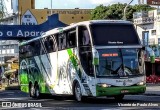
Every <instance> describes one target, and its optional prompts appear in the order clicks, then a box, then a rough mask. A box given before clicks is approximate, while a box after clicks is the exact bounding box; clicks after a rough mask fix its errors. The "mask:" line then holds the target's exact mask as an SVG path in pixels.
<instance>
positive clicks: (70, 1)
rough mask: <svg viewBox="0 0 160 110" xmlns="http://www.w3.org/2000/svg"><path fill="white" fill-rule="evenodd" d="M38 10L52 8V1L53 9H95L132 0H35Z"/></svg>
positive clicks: (134, 0) (135, 2) (135, 1)
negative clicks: (101, 5)
mask: <svg viewBox="0 0 160 110" xmlns="http://www.w3.org/2000/svg"><path fill="white" fill-rule="evenodd" d="M35 1H36V8H37V9H43V8H51V1H52V9H74V8H80V9H84V8H85V9H93V8H95V7H96V6H98V5H100V4H103V5H106V6H107V5H110V4H115V3H118V2H119V3H129V2H130V1H131V0H35ZM137 3H138V0H133V2H132V4H137Z"/></svg>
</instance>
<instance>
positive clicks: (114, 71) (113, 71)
mask: <svg viewBox="0 0 160 110" xmlns="http://www.w3.org/2000/svg"><path fill="white" fill-rule="evenodd" d="M101 67H103V68H105V69H107V70H110V71H112V73H111V74H117V71H118V70H119V68H120V67H121V65H120V67H118V68H117V69H116V70H112V69H110V68H107V67H105V66H101Z"/></svg>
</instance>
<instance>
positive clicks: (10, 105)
mask: <svg viewBox="0 0 160 110" xmlns="http://www.w3.org/2000/svg"><path fill="white" fill-rule="evenodd" d="M2 107H3V108H11V107H12V104H11V102H2Z"/></svg>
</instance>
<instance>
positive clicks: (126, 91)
mask: <svg viewBox="0 0 160 110" xmlns="http://www.w3.org/2000/svg"><path fill="white" fill-rule="evenodd" d="M128 92H129V91H128V90H121V93H128Z"/></svg>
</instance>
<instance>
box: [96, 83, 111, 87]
mask: <svg viewBox="0 0 160 110" xmlns="http://www.w3.org/2000/svg"><path fill="white" fill-rule="evenodd" d="M97 85H98V86H100V87H111V85H109V84H105V83H99V84H97Z"/></svg>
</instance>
